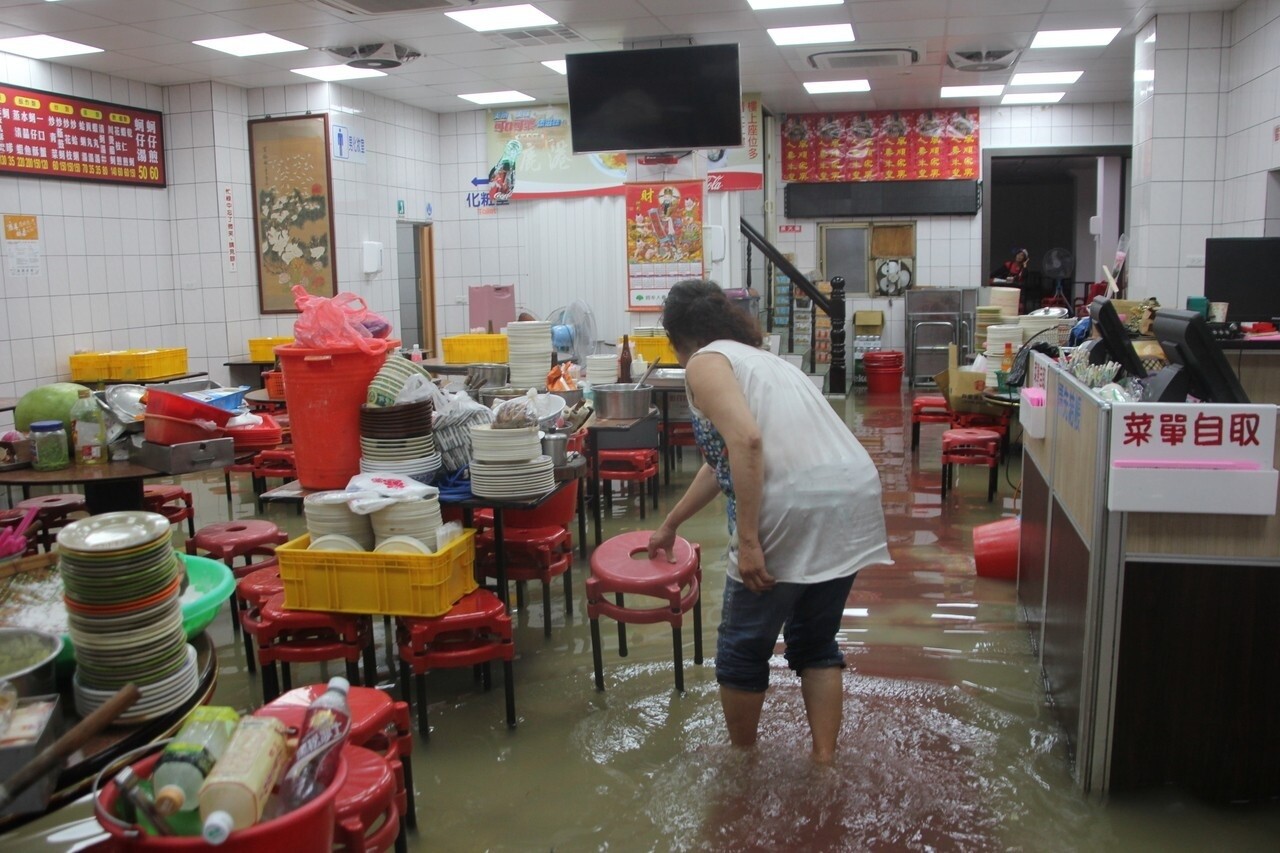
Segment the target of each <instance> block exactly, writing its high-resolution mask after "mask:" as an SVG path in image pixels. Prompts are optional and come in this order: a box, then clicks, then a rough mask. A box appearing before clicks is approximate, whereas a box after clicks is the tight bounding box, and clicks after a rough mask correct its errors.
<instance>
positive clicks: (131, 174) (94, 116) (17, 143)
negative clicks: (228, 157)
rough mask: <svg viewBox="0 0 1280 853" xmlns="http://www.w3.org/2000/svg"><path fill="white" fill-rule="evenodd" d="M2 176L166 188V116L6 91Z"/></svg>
mask: <svg viewBox="0 0 1280 853" xmlns="http://www.w3.org/2000/svg"><path fill="white" fill-rule="evenodd" d="M0 172H6V173H9V174H18V175H31V176H38V177H39V176H42V177H55V178H70V179H80V180H89V181H101V182H104V183H125V184H139V185H143V186H154V187H163V186H165V183H166V177H165V168H164V127H163V116H162V115H161V114H160V113H158V112H155V111H153V110H144V109H139V108H137V107H128V106H124V105H121V104H108V103H103V102H101V101H90V100H85V99H82V98H72V97H68V96H66V95H59V94H55V93H53V92H42V91H38V90H35V89H24V88H20V87H17V86H0Z"/></svg>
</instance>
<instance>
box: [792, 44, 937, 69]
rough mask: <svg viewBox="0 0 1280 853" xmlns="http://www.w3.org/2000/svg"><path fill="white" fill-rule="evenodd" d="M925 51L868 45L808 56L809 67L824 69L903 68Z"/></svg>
mask: <svg viewBox="0 0 1280 853" xmlns="http://www.w3.org/2000/svg"><path fill="white" fill-rule="evenodd" d="M923 55H924V52H923V51H922V50H920V49H918V48H915V47H867V48H855V49H852V50H824V51H821V52H819V53H812V54H809V55H808V56H807V57H806V61H807V62H808V63H809V67H811V68H818V69H821V70H823V71H853V70H858V69H863V68H901V67H903V66H907V65H914V64H916V63H917V62H919V61H920V59H921V57H922V56H923Z"/></svg>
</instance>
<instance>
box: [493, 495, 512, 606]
mask: <svg viewBox="0 0 1280 853" xmlns="http://www.w3.org/2000/svg"><path fill="white" fill-rule="evenodd" d="M503 528H504V525H503V521H502V509H501V508H500V507H494V508H493V565H494V569H495V573H496V574H497V576H498V597H499V598H501V599H502V606H503V607H505V608H507V612H508V613H510V612H511V602H510V600H509V599H508V598H507V556H506V550H507V549H506V548H505V547H504V546H503V544H502V537H503Z"/></svg>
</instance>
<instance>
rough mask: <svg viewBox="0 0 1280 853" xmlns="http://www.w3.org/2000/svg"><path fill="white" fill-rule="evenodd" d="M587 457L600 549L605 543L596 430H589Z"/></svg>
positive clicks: (597, 540)
mask: <svg viewBox="0 0 1280 853" xmlns="http://www.w3.org/2000/svg"><path fill="white" fill-rule="evenodd" d="M587 455H588V456H589V457H590V459H591V515H592V518H594V519H595V522H596V547H597V548H598V547H600V543H601V542H603V541H604V536H603V528H604V518H603V514H602V512H601V497H600V489H601V485H600V448H599V446H598V445H597V443H596V434H595V431H594V430H587Z"/></svg>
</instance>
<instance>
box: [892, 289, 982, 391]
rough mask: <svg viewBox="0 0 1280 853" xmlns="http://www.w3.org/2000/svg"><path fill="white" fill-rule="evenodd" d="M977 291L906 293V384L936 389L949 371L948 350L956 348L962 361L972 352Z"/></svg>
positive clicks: (924, 290) (951, 290)
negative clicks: (940, 376)
mask: <svg viewBox="0 0 1280 853" xmlns="http://www.w3.org/2000/svg"><path fill="white" fill-rule="evenodd" d="M978 293H979V291H978V288H976V287H913V288H911V289H910V290H908V291H907V328H906V343H907V384H908V385H909V387H912V388H914V387H916V386H917V385H933V384H934V382H933V377H934V376H936V375H937V374H939V373H941V372H942V371H944V370H946V369H947V347H948V345H950V344H956V345H957V346H958V347H959V348H960V359H961V361H962V362H963V361H964V360H965V357H966V356H967V355H968V354H969V353H970V352H971V351H972V350H973V330H974V322H975V318H976V316H977V307H978Z"/></svg>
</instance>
